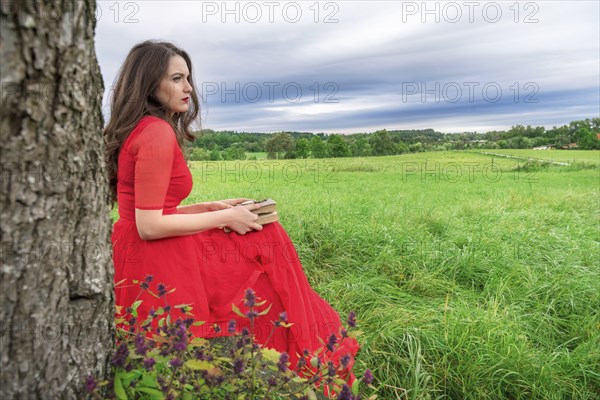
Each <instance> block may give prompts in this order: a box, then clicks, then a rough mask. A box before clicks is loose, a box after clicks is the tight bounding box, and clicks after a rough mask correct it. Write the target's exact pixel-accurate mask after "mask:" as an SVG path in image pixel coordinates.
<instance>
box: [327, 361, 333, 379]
mask: <svg viewBox="0 0 600 400" xmlns="http://www.w3.org/2000/svg"><path fill="white" fill-rule="evenodd" d="M327 375H329V377H330V378H333V377H334V376H335V365H333V363H332V362H331V361H328V362H327Z"/></svg>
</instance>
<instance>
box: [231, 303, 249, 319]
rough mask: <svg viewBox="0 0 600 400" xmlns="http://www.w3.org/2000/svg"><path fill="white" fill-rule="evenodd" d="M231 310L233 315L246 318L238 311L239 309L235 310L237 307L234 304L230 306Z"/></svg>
mask: <svg viewBox="0 0 600 400" xmlns="http://www.w3.org/2000/svg"><path fill="white" fill-rule="evenodd" d="M231 310H232V311H233V312H234V313H236V314H237V315H239V316H240V317H242V318H246V316H245V315H244V313H242V312H241V311H240V309H239V308H237V306H236V305H235V304H232V305H231Z"/></svg>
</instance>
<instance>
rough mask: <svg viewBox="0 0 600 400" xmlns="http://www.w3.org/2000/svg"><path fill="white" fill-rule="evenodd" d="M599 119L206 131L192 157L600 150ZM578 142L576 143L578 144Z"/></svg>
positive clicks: (223, 157) (227, 157) (357, 155)
mask: <svg viewBox="0 0 600 400" xmlns="http://www.w3.org/2000/svg"><path fill="white" fill-rule="evenodd" d="M599 134H600V118H592V119H585V120H579V121H572V122H570V123H569V124H568V125H563V126H560V127H553V128H552V129H546V128H544V127H543V126H538V127H532V126H531V125H527V126H523V125H515V126H513V127H512V128H511V129H509V130H507V131H489V132H486V133H477V132H464V133H442V132H437V131H435V130H433V129H422V130H415V129H412V130H386V129H382V130H378V131H375V132H372V133H353V134H325V133H316V134H315V133H310V132H276V133H259V132H235V131H214V130H212V129H204V130H202V132H201V133H200V134H197V138H196V140H195V141H194V142H193V144H191V145H190V147H191V148H190V149H189V155H190V160H192V161H203V160H212V161H216V160H245V159H256V156H255V155H254V156H253V155H250V157H248V154H247V153H258V152H266V153H267V155H268V158H273V159H294V158H327V157H369V156H385V155H397V154H404V153H417V152H422V151H447V150H466V149H531V148H533V147H539V146H553V147H556V148H560V147H564V146H567V147H569V148H576V149H582V150H593V149H600V139H599V136H598V135H599ZM573 144H576V146H573Z"/></svg>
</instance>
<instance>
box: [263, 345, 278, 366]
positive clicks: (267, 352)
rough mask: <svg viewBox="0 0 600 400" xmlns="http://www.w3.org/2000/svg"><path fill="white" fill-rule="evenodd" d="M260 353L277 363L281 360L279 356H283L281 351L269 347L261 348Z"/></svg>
mask: <svg viewBox="0 0 600 400" xmlns="http://www.w3.org/2000/svg"><path fill="white" fill-rule="evenodd" d="M260 353H261V354H262V356H263V357H264V358H265V359H266V360H268V361H272V362H275V363H276V362H279V357H280V356H281V353H280V352H278V351H277V350H273V349H267V348H263V349H261V350H260Z"/></svg>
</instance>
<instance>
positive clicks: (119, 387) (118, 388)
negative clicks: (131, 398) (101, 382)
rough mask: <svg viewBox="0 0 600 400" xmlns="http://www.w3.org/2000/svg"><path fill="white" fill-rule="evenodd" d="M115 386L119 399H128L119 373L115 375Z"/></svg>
mask: <svg viewBox="0 0 600 400" xmlns="http://www.w3.org/2000/svg"><path fill="white" fill-rule="evenodd" d="M113 387H114V389H115V396H117V399H119V400H127V393H125V389H124V388H123V382H121V377H120V376H119V375H118V374H117V375H116V376H115V384H114V386H113Z"/></svg>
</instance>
